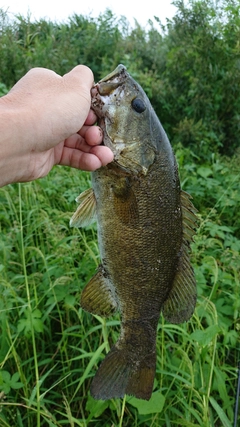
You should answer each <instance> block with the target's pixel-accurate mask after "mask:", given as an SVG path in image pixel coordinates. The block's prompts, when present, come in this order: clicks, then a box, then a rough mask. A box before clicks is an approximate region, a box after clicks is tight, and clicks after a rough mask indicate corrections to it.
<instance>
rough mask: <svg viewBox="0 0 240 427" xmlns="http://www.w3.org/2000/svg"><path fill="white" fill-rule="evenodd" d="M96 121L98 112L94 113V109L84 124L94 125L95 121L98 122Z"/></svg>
mask: <svg viewBox="0 0 240 427" xmlns="http://www.w3.org/2000/svg"><path fill="white" fill-rule="evenodd" d="M96 121H97V116H96V114H95V113H94V111H93V110H90V111H89V113H88V116H87V118H86V120H85V123H84V124H85V125H94V123H96Z"/></svg>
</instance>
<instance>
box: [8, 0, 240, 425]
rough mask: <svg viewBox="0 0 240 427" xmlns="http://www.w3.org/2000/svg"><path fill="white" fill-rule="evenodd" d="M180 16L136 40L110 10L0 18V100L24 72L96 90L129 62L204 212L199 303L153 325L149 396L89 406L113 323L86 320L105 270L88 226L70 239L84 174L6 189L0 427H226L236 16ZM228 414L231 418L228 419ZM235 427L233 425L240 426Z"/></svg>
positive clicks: (239, 93)
mask: <svg viewBox="0 0 240 427" xmlns="http://www.w3.org/2000/svg"><path fill="white" fill-rule="evenodd" d="M174 4H175V5H176V6H177V13H176V15H175V17H174V18H173V19H172V20H169V21H168V22H167V24H166V25H165V26H163V25H162V24H161V21H160V18H158V17H157V18H156V19H155V22H149V24H148V26H147V27H146V28H142V27H141V26H140V25H139V24H138V23H137V22H136V23H135V26H134V27H133V28H131V27H130V26H129V24H128V22H127V20H126V19H125V18H121V19H119V18H117V17H116V16H114V15H113V14H112V12H111V11H110V10H107V11H105V12H104V13H103V14H102V15H100V16H99V17H98V18H97V19H93V18H90V17H87V16H77V15H74V16H72V17H71V18H69V19H68V20H67V21H66V22H65V23H56V22H49V21H46V20H41V21H34V22H33V21H31V19H30V18H25V17H22V16H17V17H15V19H14V20H10V18H9V17H8V15H7V14H6V13H4V12H3V11H2V12H1V13H0V82H1V83H0V93H1V95H4V94H5V93H7V91H8V90H9V89H10V88H11V87H12V86H13V85H14V83H15V82H16V81H17V80H18V79H20V78H21V76H22V75H24V74H25V73H26V72H27V71H28V70H29V69H30V68H32V67H35V66H41V67H47V68H51V69H54V70H55V71H56V72H57V73H59V74H64V73H66V72H68V71H69V70H70V69H71V68H72V67H73V66H75V65H77V64H78V63H84V64H86V65H88V66H89V67H90V68H92V70H93V72H94V74H95V80H96V81H97V80H98V79H99V78H101V77H103V76H104V75H106V74H107V73H109V72H110V71H111V70H113V69H114V68H115V67H116V66H117V65H118V64H119V63H124V65H126V66H127V68H128V70H129V72H130V73H131V74H132V75H133V77H134V78H135V79H136V80H137V81H138V82H139V83H140V84H141V85H142V87H143V88H144V89H145V91H146V93H147V94H148V96H149V98H150V100H151V102H152V104H153V106H154V108H155V110H156V112H157V114H158V116H159V118H160V120H161V122H162V124H163V126H164V128H165V130H166V131H167V133H168V135H169V138H170V141H171V142H172V144H173V147H174V150H175V153H176V157H177V160H178V164H179V170H180V176H181V182H182V187H183V189H184V190H186V191H188V192H190V194H191V195H192V196H193V201H194V204H195V206H196V207H197V209H198V212H199V213H198V215H199V229H198V232H197V235H196V237H195V241H194V244H193V245H192V263H193V265H194V269H195V273H196V277H197V284H198V303H197V307H196V310H195V313H194V316H193V317H192V319H191V320H190V321H189V322H188V323H186V324H183V325H178V326H177V325H169V324H167V323H166V322H165V321H164V319H163V318H161V319H160V322H159V334H158V342H157V348H158V361H157V372H156V380H155V388H154V393H153V398H152V399H151V400H150V402H148V403H146V402H142V401H138V400H137V399H133V398H130V397H126V398H125V399H123V400H120V399H114V400H112V401H107V402H101V401H100V402H96V401H94V400H93V399H92V398H91V397H90V395H89V391H88V390H89V384H90V381H91V377H92V376H93V375H94V372H95V370H96V367H97V365H99V362H100V359H101V358H103V356H104V354H105V353H106V352H107V351H108V350H109V347H110V346H111V345H112V343H113V342H115V341H116V339H117V336H118V330H119V318H118V317H117V316H116V317H114V318H110V319H107V320H105V319H101V318H99V317H97V316H91V315H88V314H87V313H84V312H82V309H81V308H80V306H79V297H80V292H81V289H82V288H83V286H84V285H85V283H86V282H87V281H88V280H89V278H90V277H91V275H92V274H93V272H94V270H95V268H96V266H97V265H98V262H99V254H98V248H97V240H96V227H92V228H88V229H86V230H75V229H70V228H69V219H70V217H71V215H72V213H73V211H74V210H75V202H74V199H75V197H76V196H77V195H78V194H79V193H80V192H81V191H82V190H84V189H86V188H87V187H88V186H89V185H90V175H89V174H87V173H83V172H79V171H74V170H69V169H68V168H59V167H56V168H54V170H53V171H52V172H51V173H50V174H49V175H48V177H46V178H44V179H41V180H38V181H36V182H32V183H27V184H21V185H9V186H7V187H4V188H2V189H1V190H0V202H1V204H0V219H1V222H0V233H1V239H0V312H1V316H0V330H1V335H0V369H1V370H0V409H1V412H0V426H7V427H10V426H11V427H15V426H16V427H17V426H19V427H21V426H24V427H25V426H29V427H32V426H33V425H36V426H37V427H39V426H43V427H45V426H51V427H52V426H62V425H69V426H87V425H94V426H106V427H109V426H130V425H131V426H156V427H157V426H167V427H168V426H174V425H175V426H189V427H191V426H202V427H203V426H204V427H206V426H207V427H208V426H211V427H212V426H216V427H218V426H227V427H229V426H232V425H233V423H234V420H235V423H236V420H237V415H236V414H235V416H234V410H235V398H236V385H237V366H238V360H239V344H240V343H239V330H240V316H239V311H240V295H239V294H240V273H239V271H240V255H239V252H240V209H239V205H240V191H239V184H240V178H239V160H240V151H239V136H240V4H239V1H238V0H228V1H224V0H223V1H218V2H214V1H206V0H199V1H196V0H190V1H189V3H188V6H186V5H185V4H184V2H183V1H175V2H174ZM235 412H236V411H235ZM236 425H237V424H236Z"/></svg>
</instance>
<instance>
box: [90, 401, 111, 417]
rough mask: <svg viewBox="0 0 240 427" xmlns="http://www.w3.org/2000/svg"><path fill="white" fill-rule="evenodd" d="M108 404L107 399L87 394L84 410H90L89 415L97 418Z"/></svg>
mask: <svg viewBox="0 0 240 427" xmlns="http://www.w3.org/2000/svg"><path fill="white" fill-rule="evenodd" d="M108 406H109V401H107V400H95V399H94V398H93V397H91V396H88V400H87V404H86V410H87V411H89V412H90V417H94V418H98V417H100V415H102V413H103V412H104V411H105V409H107V408H108Z"/></svg>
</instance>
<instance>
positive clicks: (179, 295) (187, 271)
mask: <svg viewBox="0 0 240 427" xmlns="http://www.w3.org/2000/svg"><path fill="white" fill-rule="evenodd" d="M196 299H197V290H196V281H195V277H194V272H193V268H192V266H191V264H190V259H189V255H188V253H187V248H186V245H184V248H183V253H182V256H181V257H180V258H179V263H178V268H177V272H176V275H175V278H174V282H173V286H172V288H171V291H170V293H169V295H168V298H167V300H166V301H165V302H164V304H163V308H162V311H163V315H164V317H165V318H166V320H168V321H169V322H170V323H182V322H185V321H187V320H188V319H190V317H191V316H192V314H193V311H194V308H195V305H196Z"/></svg>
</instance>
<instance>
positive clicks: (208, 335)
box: [190, 325, 220, 347]
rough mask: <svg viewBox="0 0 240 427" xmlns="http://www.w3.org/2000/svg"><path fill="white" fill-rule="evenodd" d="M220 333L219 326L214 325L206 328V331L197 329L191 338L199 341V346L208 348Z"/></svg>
mask: <svg viewBox="0 0 240 427" xmlns="http://www.w3.org/2000/svg"><path fill="white" fill-rule="evenodd" d="M219 332H220V328H219V326H218V325H212V326H209V327H208V328H206V329H205V330H204V331H202V330H199V329H197V330H196V331H194V332H193V333H192V334H191V335H190V337H191V338H192V339H193V340H194V341H197V342H198V344H199V345H200V346H202V347H205V346H207V345H208V344H210V342H211V341H212V340H213V339H214V338H215V336H216V335H217V334H218V333H219Z"/></svg>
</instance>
